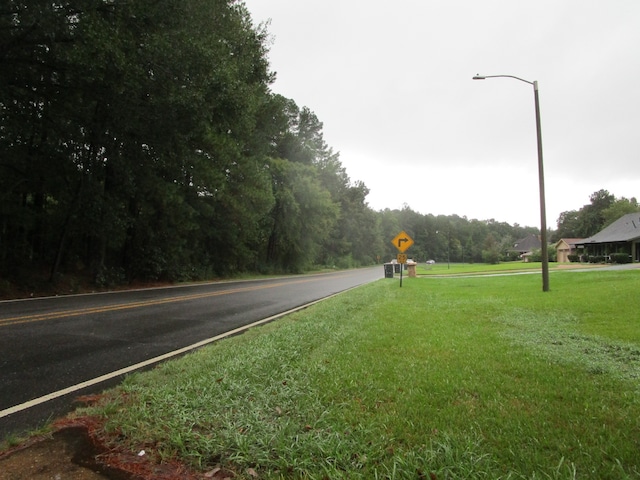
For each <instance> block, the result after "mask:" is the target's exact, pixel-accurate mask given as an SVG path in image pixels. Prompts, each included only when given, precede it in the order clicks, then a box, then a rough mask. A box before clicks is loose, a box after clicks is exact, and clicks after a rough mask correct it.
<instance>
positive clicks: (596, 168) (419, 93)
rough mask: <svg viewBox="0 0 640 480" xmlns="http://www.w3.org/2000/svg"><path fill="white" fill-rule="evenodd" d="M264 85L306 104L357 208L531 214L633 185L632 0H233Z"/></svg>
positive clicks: (637, 191) (639, 103)
mask: <svg viewBox="0 0 640 480" xmlns="http://www.w3.org/2000/svg"><path fill="white" fill-rule="evenodd" d="M245 4H246V6H247V8H248V9H249V11H250V12H251V15H252V18H253V19H254V22H255V23H256V24H257V23H260V22H263V21H266V20H269V19H270V21H271V23H270V25H269V27H268V31H269V32H270V33H271V35H272V44H271V47H270V53H269V59H270V63H271V70H272V71H274V72H276V74H277V80H276V82H275V83H274V85H273V86H272V90H273V91H274V92H276V93H280V94H282V95H284V96H285V97H288V98H291V99H293V100H294V101H295V102H296V103H297V104H298V106H300V107H302V106H307V107H309V108H310V109H311V110H312V111H313V112H315V113H316V115H317V116H318V118H319V120H320V121H321V122H323V124H324V128H323V132H324V139H325V141H326V142H327V144H328V145H329V146H330V147H332V148H333V149H334V150H335V151H338V152H340V160H341V162H342V164H343V166H344V167H345V168H346V169H347V173H348V174H349V176H350V178H351V180H352V181H356V180H361V181H363V182H364V183H365V184H366V185H367V187H369V189H370V190H371V193H370V194H369V196H368V197H367V201H368V203H369V205H370V206H371V207H372V208H374V209H376V210H380V209H384V208H391V209H393V208H401V207H402V206H403V205H404V204H408V205H409V206H410V207H411V208H412V209H413V210H416V211H418V212H421V213H423V214H427V213H432V214H434V215H439V214H444V215H449V214H458V215H460V216H467V217H468V218H475V219H481V220H485V219H491V218H494V219H495V220H497V221H501V222H508V223H511V224H513V223H519V224H520V225H527V226H539V225H540V208H539V196H538V170H537V149H536V128H535V110H534V96H533V87H532V86H530V85H528V84H526V83H522V82H519V81H517V80H513V79H508V78H495V79H487V80H484V81H473V80H472V77H473V76H474V75H475V74H477V73H480V74H481V75H501V74H508V75H515V76H518V77H521V78H524V79H526V80H529V81H533V80H537V81H538V83H539V89H540V90H539V91H540V106H541V117H542V138H543V145H544V147H543V148H544V166H545V180H546V198H547V224H548V226H549V227H551V228H555V227H556V219H557V218H558V215H559V214H560V213H561V212H563V211H567V210H577V209H579V208H581V207H582V206H583V205H585V204H588V203H589V196H590V195H591V194H592V193H593V192H595V191H598V190H600V189H606V190H608V191H609V192H610V193H612V194H614V195H615V196H616V197H623V196H624V197H627V198H631V197H640V162H638V160H639V156H640V153H639V152H640V1H639V0H609V1H604V0H537V1H535V2H531V1H528V2H525V1H519V0H404V1H402V2H389V1H384V2H383V1H380V0H245Z"/></svg>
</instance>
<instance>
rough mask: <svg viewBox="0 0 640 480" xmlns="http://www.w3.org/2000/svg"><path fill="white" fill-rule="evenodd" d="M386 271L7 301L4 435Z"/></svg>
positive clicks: (0, 409)
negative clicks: (143, 370)
mask: <svg viewBox="0 0 640 480" xmlns="http://www.w3.org/2000/svg"><path fill="white" fill-rule="evenodd" d="M383 276H384V272H383V268H382V266H377V267H374V268H366V269H358V270H349V271H341V272H337V273H329V274H318V275H305V276H296V277H286V278H276V279H268V280H256V281H242V282H222V283H207V284H197V285H190V286H180V287H173V288H159V289H145V290H135V291H125V292H114V293H108V294H93V295H75V296H65V297H51V298H43V299H29V300H16V301H5V302H0V352H1V353H0V439H3V438H6V437H7V436H8V435H10V434H14V433H18V432H22V431H25V430H27V429H33V428H35V427H38V426H40V425H42V424H43V423H45V422H46V421H47V420H48V419H51V418H55V417H57V416H59V415H61V414H63V413H65V412H67V411H68V410H69V409H70V408H71V407H72V404H73V399H74V398H75V397H77V396H79V395H86V394H90V393H96V392H100V391H102V390H104V389H105V388H107V387H110V386H112V385H114V384H116V383H117V382H119V381H120V380H121V379H122V376H123V375H124V374H125V373H126V372H127V371H128V369H131V368H136V366H140V364H141V363H144V362H149V363H150V364H153V363H154V362H155V359H157V358H158V357H159V356H162V355H166V354H168V353H169V352H176V351H178V350H180V349H184V348H186V347H188V346H191V345H194V344H198V342H202V341H207V340H209V339H212V338H215V337H216V336H219V335H221V334H224V333H226V332H230V331H233V330H235V329H238V328H240V327H242V326H246V325H250V324H252V323H254V322H256V321H260V320H262V319H268V318H271V317H273V316H275V315H278V314H280V313H282V312H286V311H289V310H291V309H294V308H297V307H300V306H303V305H306V304H308V303H309V302H313V301H316V300H319V299H322V298H325V297H327V296H330V295H333V294H335V293H338V292H341V291H344V290H347V289H350V288H352V287H355V286H358V285H362V284H364V283H368V282H371V281H374V280H377V279H380V278H383ZM132 366H134V367H132ZM146 366H149V365H146Z"/></svg>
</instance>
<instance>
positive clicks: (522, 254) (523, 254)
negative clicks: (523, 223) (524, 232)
mask: <svg viewBox="0 0 640 480" xmlns="http://www.w3.org/2000/svg"><path fill="white" fill-rule="evenodd" d="M541 248H542V242H541V241H540V236H539V235H534V234H531V235H529V236H528V237H525V238H523V239H521V240H518V241H517V242H516V243H514V244H513V247H511V248H509V249H507V252H508V253H510V254H512V255H513V254H515V255H517V256H518V257H519V258H522V259H523V260H524V261H525V262H528V261H529V257H530V256H531V254H532V253H533V251H534V250H540V249H541Z"/></svg>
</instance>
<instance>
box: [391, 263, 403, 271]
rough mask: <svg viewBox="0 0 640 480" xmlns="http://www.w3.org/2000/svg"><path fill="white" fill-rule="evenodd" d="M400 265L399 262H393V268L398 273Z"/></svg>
mask: <svg viewBox="0 0 640 480" xmlns="http://www.w3.org/2000/svg"><path fill="white" fill-rule="evenodd" d="M401 266H402V265H401V264H400V263H394V264H393V269H394V270H395V272H396V273H400V267H401Z"/></svg>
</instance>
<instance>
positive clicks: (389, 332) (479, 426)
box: [79, 265, 640, 480]
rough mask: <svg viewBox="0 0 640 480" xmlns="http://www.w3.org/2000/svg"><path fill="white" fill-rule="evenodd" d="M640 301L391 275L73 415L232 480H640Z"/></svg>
mask: <svg viewBox="0 0 640 480" xmlns="http://www.w3.org/2000/svg"><path fill="white" fill-rule="evenodd" d="M445 269H446V265H445ZM639 291H640V271H638V270H630V271H620V272H604V271H603V272H586V271H585V272H565V271H556V272H554V273H553V275H552V276H551V291H550V292H547V293H543V292H542V291H541V288H540V278H539V276H538V275H516V276H496V277H486V276H485V277H458V278H455V277H454V278H441V277H419V278H405V279H404V282H403V286H402V288H399V282H398V281H397V279H394V280H391V279H381V280H380V281H378V282H376V283H373V284H370V285H367V286H364V287H361V288H358V289H355V290H352V291H349V292H347V293H345V294H342V295H340V296H338V297H335V298H332V299H330V300H328V301H326V302H323V303H321V304H318V305H315V306H313V307H311V308H309V309H307V310H305V311H302V312H298V313H296V314H294V315H291V316H290V317H287V318H286V319H283V320H279V321H277V322H274V323H272V324H269V325H266V326H262V327H259V328H255V329H252V330H250V331H249V332H247V333H245V334H244V335H242V336H238V337H234V338H229V339H226V340H223V341H221V342H219V343H218V344H215V345H213V346H210V347H207V348H203V349H201V350H199V351H197V352H195V353H193V354H190V355H188V356H186V357H184V358H182V359H180V360H176V361H171V362H167V363H165V364H163V365H161V366H159V367H158V368H156V369H154V370H152V371H150V372H146V373H140V374H135V375H132V376H130V377H128V378H127V380H126V381H125V382H124V383H123V384H122V386H120V387H119V388H117V389H115V390H112V391H110V392H109V393H108V395H107V396H106V400H105V402H104V403H103V404H101V405H98V406H94V407H90V408H89V409H87V410H84V411H80V412H79V413H80V414H86V413H90V414H95V415H101V416H104V417H105V418H106V419H107V422H106V425H105V429H106V431H107V432H109V434H110V435H112V438H114V441H117V442H121V443H122V442H124V443H126V444H127V445H128V446H129V447H130V448H131V449H132V451H138V450H139V449H141V448H145V450H146V452H147V453H148V454H151V455H155V456H156V457H157V458H158V459H160V460H162V459H165V460H167V459H173V458H179V459H180V460H181V461H184V462H186V463H188V464H190V465H191V466H192V467H193V468H195V469H197V470H201V471H203V472H206V471H209V470H211V469H212V468H213V467H215V466H223V467H225V468H227V469H230V470H232V471H235V472H237V477H236V478H254V477H255V476H256V475H257V476H259V478H317V479H325V478H330V479H334V478H362V479H376V478H386V479H401V478H402V479H422V478H425V479H433V478H436V479H453V478H461V479H474V478H478V479H479V478H482V479H499V478H502V479H507V478H509V479H567V478H584V479H616V480H618V479H625V478H640V322H639V320H638V319H639V317H640V315H639V312H640V295H639V294H638V293H639Z"/></svg>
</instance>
